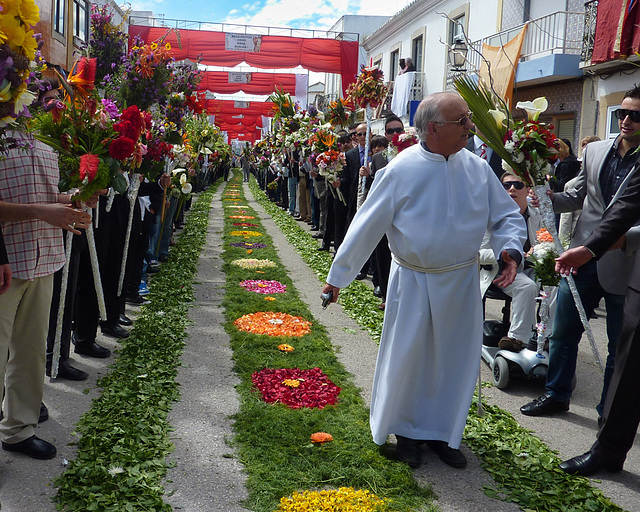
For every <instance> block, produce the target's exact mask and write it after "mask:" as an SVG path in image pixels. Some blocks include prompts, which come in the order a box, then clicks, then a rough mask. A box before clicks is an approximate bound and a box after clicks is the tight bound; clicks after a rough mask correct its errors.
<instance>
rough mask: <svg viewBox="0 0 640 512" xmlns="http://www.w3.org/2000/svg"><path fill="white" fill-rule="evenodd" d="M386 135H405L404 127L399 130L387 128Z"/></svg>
mask: <svg viewBox="0 0 640 512" xmlns="http://www.w3.org/2000/svg"><path fill="white" fill-rule="evenodd" d="M384 133H386V134H387V135H392V134H394V133H404V128H403V127H402V126H400V127H398V128H387V129H386V130H385V131H384Z"/></svg>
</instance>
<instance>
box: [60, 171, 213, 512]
mask: <svg viewBox="0 0 640 512" xmlns="http://www.w3.org/2000/svg"><path fill="white" fill-rule="evenodd" d="M218 184H219V183H218ZM218 184H216V185H214V186H212V187H210V188H209V189H208V190H206V191H205V192H203V193H202V194H201V195H200V197H199V199H198V200H197V202H195V204H194V205H193V206H192V208H191V211H190V214H189V216H188V217H187V221H186V224H185V228H184V231H183V232H182V234H181V235H180V238H179V240H178V243H177V245H176V246H175V247H174V248H173V249H172V250H171V253H170V257H169V261H168V262H167V263H165V264H163V266H162V270H161V271H160V272H159V273H158V274H156V275H155V276H154V278H153V281H152V283H151V291H152V302H151V304H149V305H147V306H144V307H142V309H141V314H140V315H139V316H138V318H137V319H136V321H135V323H134V326H133V329H132V331H131V335H130V336H129V338H127V339H126V340H120V343H121V348H120V350H119V353H118V358H117V359H116V361H115V362H114V363H113V364H112V365H111V367H110V372H109V374H108V375H107V376H105V377H104V378H102V379H100V381H99V382H98V385H99V386H100V387H101V388H102V393H101V395H100V397H99V398H97V399H95V400H94V401H93V403H92V406H91V409H90V410H89V411H88V412H87V413H86V414H84V415H83V417H82V418H81V419H80V421H79V423H78V425H77V428H76V432H77V434H78V435H79V436H81V437H80V438H79V441H78V456H77V459H76V460H75V461H71V462H70V463H69V466H68V468H67V470H66V471H65V472H64V473H63V474H62V476H61V477H60V478H57V479H56V480H55V482H54V485H56V486H57V487H58V493H57V496H56V501H57V502H58V509H60V510H67V511H78V512H80V511H82V512H90V511H100V512H102V511H105V512H106V511H110V512H114V511H118V512H133V511H171V506H170V505H169V504H166V503H164V502H163V495H164V488H163V486H162V480H163V478H164V477H165V475H166V473H167V456H168V455H169V453H170V452H171V450H172V448H173V446H172V444H171V442H170V440H169V433H170V432H171V430H172V429H171V426H170V425H169V423H168V422H167V413H168V412H169V410H170V408H171V406H172V404H173V403H174V402H175V401H176V400H178V398H179V392H178V385H177V383H176V376H177V372H178V366H179V365H180V357H181V354H182V349H183V346H184V340H185V338H186V332H185V329H186V327H187V325H188V322H189V320H188V318H187V309H188V308H189V305H190V303H191V302H192V300H193V280H194V276H195V273H196V270H197V268H196V267H197V263H198V255H199V253H200V250H201V249H202V247H203V244H204V242H205V239H206V235H207V225H208V218H209V207H210V204H211V201H212V199H213V194H214V193H215V189H216V188H217V186H218Z"/></svg>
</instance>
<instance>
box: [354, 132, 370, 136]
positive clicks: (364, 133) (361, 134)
mask: <svg viewBox="0 0 640 512" xmlns="http://www.w3.org/2000/svg"><path fill="white" fill-rule="evenodd" d="M366 134H367V132H358V133H356V135H357V136H358V137H364V136H365V135H366Z"/></svg>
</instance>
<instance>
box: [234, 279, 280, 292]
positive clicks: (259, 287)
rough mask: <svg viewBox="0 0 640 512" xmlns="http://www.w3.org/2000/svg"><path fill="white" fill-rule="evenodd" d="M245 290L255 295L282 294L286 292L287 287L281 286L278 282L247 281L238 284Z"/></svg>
mask: <svg viewBox="0 0 640 512" xmlns="http://www.w3.org/2000/svg"><path fill="white" fill-rule="evenodd" d="M240 286H242V287H243V288H244V289H246V290H250V291H252V292H256V293H264V294H268V293H284V292H286V291H287V285H285V284H282V283H281V282H280V281H265V280H255V279H249V280H247V281H242V282H241V283H240Z"/></svg>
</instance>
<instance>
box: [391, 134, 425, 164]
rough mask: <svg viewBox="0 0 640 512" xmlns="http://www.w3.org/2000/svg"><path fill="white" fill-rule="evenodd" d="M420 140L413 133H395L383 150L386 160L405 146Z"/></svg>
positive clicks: (394, 155) (408, 146)
mask: <svg viewBox="0 0 640 512" xmlns="http://www.w3.org/2000/svg"><path fill="white" fill-rule="evenodd" d="M418 142H420V140H419V139H418V137H417V136H416V135H414V134H413V133H396V134H394V136H393V139H392V140H391V142H390V143H389V145H388V146H387V149H385V150H384V154H385V155H386V157H387V161H389V162H390V161H391V160H393V159H394V158H395V157H396V156H398V153H401V152H402V151H404V150H405V149H407V148H410V147H411V146H413V145H414V144H417V143H418Z"/></svg>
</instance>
